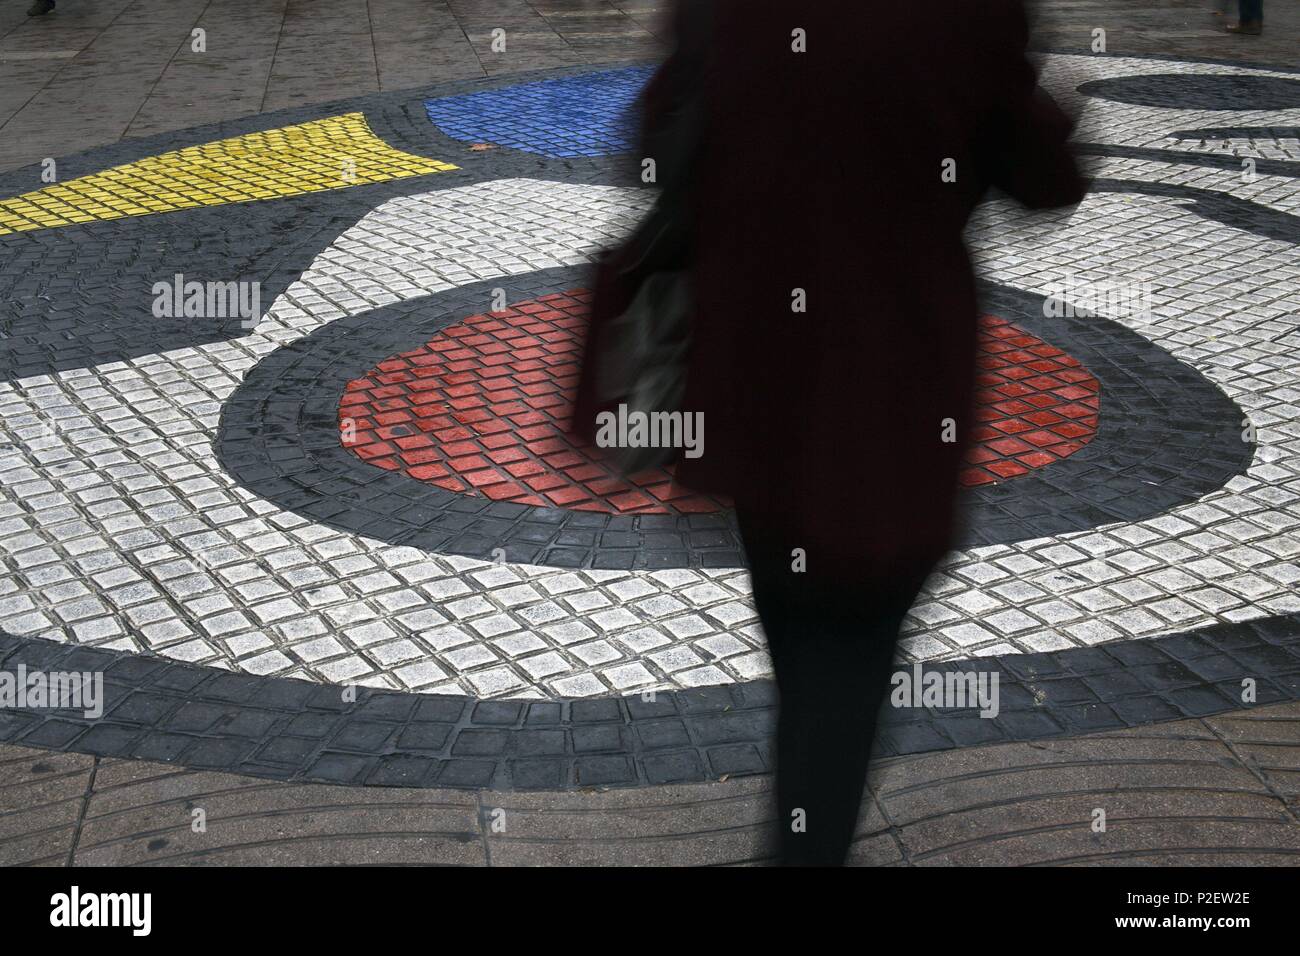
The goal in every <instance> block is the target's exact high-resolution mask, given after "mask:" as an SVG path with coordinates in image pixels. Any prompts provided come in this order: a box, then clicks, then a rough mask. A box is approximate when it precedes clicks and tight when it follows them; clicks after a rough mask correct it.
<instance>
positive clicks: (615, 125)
mask: <svg viewBox="0 0 1300 956" xmlns="http://www.w3.org/2000/svg"><path fill="white" fill-rule="evenodd" d="M654 69H655V68H654V67H652V66H634V67H625V68H622V69H617V70H601V71H599V72H596V73H581V74H578V75H577V76H566V77H561V78H559V79H555V80H542V81H540V82H537V83H523V84H520V85H519V86H508V87H505V88H504V89H499V90H481V91H479V92H476V93H465V94H462V95H460V96H446V97H442V98H440V99H433V100H426V101H425V103H424V108H425V110H426V111H427V112H428V114H429V119H430V121H432V123H433V124H434V125H435V126H437V127H438V129H440V130H442V132H444V133H446V134H447V135H448V136H450V137H452V138H453V139H458V140H462V141H464V142H470V143H495V144H496V145H498V146H509V147H510V148H512V149H519V150H523V151H525V152H529V153H537V154H539V155H541V156H550V157H552V158H556V159H565V158H569V157H574V156H607V155H609V154H611V153H622V152H626V151H627V150H629V149H631V148H632V146H633V144H634V141H635V134H636V124H635V120H634V117H633V115H632V112H631V107H632V105H633V103H634V102H635V101H636V98H637V96H638V95H639V94H640V93H641V90H642V89H643V88H644V87H645V84H646V81H647V80H649V79H650V76H651V74H653V73H654Z"/></svg>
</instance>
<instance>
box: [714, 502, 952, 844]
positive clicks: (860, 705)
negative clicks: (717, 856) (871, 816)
mask: <svg viewBox="0 0 1300 956" xmlns="http://www.w3.org/2000/svg"><path fill="white" fill-rule="evenodd" d="M740 530H741V535H742V537H743V538H744V541H745V550H746V552H747V555H748V559H749V566H750V573H751V574H752V575H753V581H754V603H755V605H756V606H757V608H758V614H759V617H760V618H761V619H762V622H763V630H764V632H765V633H766V635H767V644H768V649H769V652H770V653H771V656H772V667H773V670H774V671H775V672H776V682H777V687H778V688H779V690H780V696H781V705H780V716H779V718H778V722H777V780H776V795H777V811H778V818H777V825H778V829H779V834H780V835H779V838H778V847H779V851H780V854H781V862H782V863H784V864H786V865H792V866H839V865H841V864H842V863H843V862H844V858H845V856H846V855H847V854H848V850H849V846H850V844H851V843H852V842H853V831H854V827H855V825H856V822H857V818H858V807H859V805H860V804H861V802H862V792H863V788H864V786H865V783H866V775H867V761H868V758H869V757H870V754H871V742H872V738H873V737H874V735H875V727H876V715H877V711H878V710H879V709H880V706H881V704H882V702H883V701H884V699H885V697H886V696H887V694H888V691H889V688H890V684H889V678H890V675H891V673H892V671H893V666H892V661H893V655H894V645H895V643H896V642H897V638H898V629H899V626H900V625H901V623H902V620H903V617H904V615H905V614H906V613H907V611H908V608H910V607H911V605H912V601H913V600H914V599H915V598H916V595H917V593H918V592H919V591H920V589H921V586H922V585H923V584H924V583H925V576H926V575H925V573H924V572H922V571H919V570H918V571H911V572H909V573H905V574H902V575H899V576H898V577H897V579H894V580H889V581H864V582H860V583H856V584H852V585H850V584H846V583H844V579H843V575H834V576H828V575H827V573H826V572H827V571H828V570H831V569H828V568H827V567H826V565H825V563H824V559H822V563H821V564H820V566H819V557H818V555H817V554H816V552H815V549H813V550H812V551H811V552H810V553H808V554H807V570H805V571H803V572H797V571H794V570H793V569H792V561H793V560H794V559H793V556H792V550H793V549H794V548H798V547H800V546H801V545H800V543H799V540H798V539H799V537H800V536H799V535H798V533H797V532H778V531H775V530H773V529H772V528H771V527H770V526H769V525H767V524H766V523H764V522H762V521H761V520H759V519H757V518H756V517H755V516H754V515H752V514H747V513H746V512H743V511H742V512H740ZM799 810H802V811H803V821H804V824H805V827H806V828H805V829H804V830H803V832H797V831H796V829H795V828H794V827H793V825H792V824H793V823H794V821H795V814H796V811H799Z"/></svg>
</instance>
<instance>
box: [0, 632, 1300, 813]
mask: <svg viewBox="0 0 1300 956" xmlns="http://www.w3.org/2000/svg"><path fill="white" fill-rule="evenodd" d="M20 664H23V665H25V666H26V667H27V669H28V671H29V672H30V671H34V670H40V671H43V672H51V671H95V672H102V673H103V675H104V695H105V703H104V714H103V716H102V717H100V718H98V719H88V718H86V717H84V716H83V715H82V714H80V713H73V712H67V711H56V710H31V709H28V710H16V709H0V741H4V742H6V743H9V744H13V745H16V746H23V747H34V748H38V749H43V750H55V751H66V752H73V753H84V754H95V755H98V756H104V757H123V758H134V759H140V760H151V761H158V762H162V763H174V764H176V765H177V766H180V767H185V768H189V769H196V770H213V771H222V772H229V773H239V774H246V775H249V776H254V777H264V778H269V779H275V780H293V781H308V780H310V781H319V782H327V783H336V784H348V785H356V786H361V785H369V786H403V787H450V788H466V789H484V788H485V789H494V790H569V789H586V788H593V787H637V786H650V785H656V784H668V783H686V782H704V781H709V780H717V779H719V778H721V777H723V776H737V775H743V774H752V773H769V772H771V771H772V769H773V750H772V739H771V735H772V729H773V726H774V719H775V705H776V691H775V687H774V685H773V684H772V682H771V681H754V682H751V683H745V684H731V685H724V686H715V687H705V688H699V689H696V690H679V691H661V692H659V693H657V694H656V695H655V696H654V699H653V700H647V699H643V698H642V697H641V696H639V695H637V696H631V697H619V698H615V697H605V698H591V699H585V700H563V701H524V700H514V701H512V700H493V701H481V700H474V699H472V698H467V697H444V696H439V695H426V694H414V693H403V692H397V691H381V690H373V689H368V688H354V691H355V700H353V701H350V702H349V701H344V699H343V696H344V688H343V687H342V686H339V685H330V684H313V683H309V682H306V681H300V680H294V679H290V678H278V677H257V676H254V675H250V674H240V673H232V672H230V671H226V670H221V669H218V668H213V667H206V666H202V665H196V664H187V663H182V662H177V661H169V660H166V659H163V658H159V657H155V656H142V655H138V654H133V653H131V652H127V651H110V650H105V649H102V648H92V647H78V646H73V645H68V644H59V643H55V642H52V641H46V640H42V639H40V638H17V637H12V636H8V635H0V670H4V671H7V672H10V673H13V672H16V670H17V668H18V666H19V665H20ZM899 667H900V669H904V668H907V667H908V665H899ZM923 670H924V671H925V672H927V673H929V672H940V673H945V674H946V673H951V672H958V673H960V672H970V671H975V672H983V673H997V674H998V675H999V692H1000V708H1001V709H1000V713H999V714H998V716H997V717H993V718H981V717H979V716H978V715H977V714H976V712H975V711H974V710H949V711H937V710H935V709H932V708H924V709H889V708H887V709H886V714H885V719H884V721H883V723H882V726H881V729H880V732H879V735H878V739H877V753H878V755H879V756H882V757H886V756H902V755H906V754H914V753H925V752H933V751H941V750H950V749H954V748H958V747H965V746H974V745H982V744H996V743H1010V742H1015V741H1027V740H1040V739H1049V738H1054V737H1064V736H1073V735H1077V734H1082V733H1088V732H1090V731H1105V730H1116V729H1122V728H1132V727H1142V726H1146V725H1149V724H1155V723H1161V722H1164V721H1170V720H1183V719H1186V718H1192V717H1207V716H1211V715H1214V714H1221V713H1227V712H1231V711H1240V710H1243V709H1246V708H1248V707H1250V706H1263V705H1266V704H1272V703H1279V702H1282V701H1290V700H1297V699H1300V614H1291V615H1282V616H1277V617H1272V618H1266V619H1261V620H1256V621H1251V622H1246V623H1238V624H1228V623H1220V624H1213V625H1210V626H1208V627H1204V628H1200V629H1197V630H1193V631H1187V632H1183V633H1178V634H1170V635H1165V636H1161V637H1153V638H1146V639H1139V640H1128V641H1115V642H1110V643H1106V644H1100V645H1097V646H1095V647H1090V648H1073V649H1069V650H1064V651H1055V652H1050V653H1038V654H1022V655H1007V656H1000V657H985V658H972V659H968V660H962V661H953V662H947V663H931V664H926V665H923ZM1246 678H1251V679H1253V680H1254V681H1255V682H1256V684H1255V686H1256V698H1255V701H1254V702H1253V703H1249V704H1248V703H1245V702H1244V701H1243V700H1242V687H1243V684H1242V682H1243V680H1245V679H1246Z"/></svg>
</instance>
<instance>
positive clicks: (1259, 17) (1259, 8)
mask: <svg viewBox="0 0 1300 956" xmlns="http://www.w3.org/2000/svg"><path fill="white" fill-rule="evenodd" d="M1263 22H1264V0H1238V2H1237V23H1236V26H1235V28H1234V27H1229V28H1228V29H1229V31H1230V32H1232V33H1258V32H1259V31H1260V29H1261V28H1262V26H1263Z"/></svg>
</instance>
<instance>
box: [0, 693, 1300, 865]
mask: <svg viewBox="0 0 1300 956" xmlns="http://www.w3.org/2000/svg"><path fill="white" fill-rule="evenodd" d="M1298 741H1300V705H1297V704H1295V703H1292V704H1287V705H1277V706H1272V707H1261V708H1258V709H1256V710H1251V711H1242V712H1236V713H1232V714H1225V715H1221V716H1219V717H1213V718H1207V719H1203V720H1184V721H1176V722H1173V723H1166V724H1160V725H1157V726H1154V727H1150V728H1144V729H1141V730H1128V731H1122V732H1113V733H1105V734H1094V735H1088V736H1082V737H1070V738H1066V739H1061V740H1054V741H1050V742H1044V743H1034V744H1023V743H1015V744H1003V745H997V746H992V747H969V748H965V749H962V750H955V751H947V752H944V753H940V754H932V755H919V756H913V757H905V758H893V759H890V760H884V761H880V762H879V763H877V764H876V765H875V766H874V767H873V770H872V775H871V786H870V792H869V794H868V797H867V800H866V801H865V802H864V804H863V810H862V814H861V817H860V820H859V824H858V834H857V837H856V839H855V841H854V845H853V849H852V853H851V856H850V861H849V862H850V865H869V866H954V865H959V866H970V865H998V866H1033V865H1044V864H1052V865H1072V866H1079V865H1128V866H1132V865H1149V866H1182V865H1187V866H1192V865H1199V866H1214V865H1225V864H1234V863H1254V864H1265V865H1283V866H1292V865H1296V864H1297V863H1300V815H1298V813H1300V743H1298ZM0 768H3V772H4V773H5V776H6V780H7V781H8V783H7V784H6V786H5V787H4V788H3V789H0V865H6V866H12V865H24V864H30V865H46V866H61V865H69V864H71V865H76V866H96V865H132V866H135V865H168V866H188V865H213V864H224V865H258V866H261V865H306V866H311V865H334V864H339V863H352V864H361V863H366V864H389V865H416V864H419V865H430V864H434V865H442V866H484V865H487V866H535V865H585V866H701V865H704V866H745V865H764V864H767V863H769V862H770V861H771V852H770V842H769V840H770V835H771V834H770V828H771V825H772V817H773V813H774V806H773V800H772V793H771V778H770V777H764V776H756V777H740V778H737V779H735V780H728V781H724V782H722V783H713V784H708V785H699V784H695V785H677V786H664V787H650V788H643V789H637V790H609V791H603V792H602V791H598V790H597V791H584V792H574V793H568V794H553V793H532V794H529V793H501V792H495V791H491V790H478V791H466V790H448V789H404V788H401V787H370V788H366V789H364V790H361V789H358V788H355V787H344V786H328V785H320V784H294V783H279V782H272V781H267V780H262V779H257V778H252V777H245V776H239V775H236V774H228V773H214V772H205V771H191V770H183V769H179V768H177V767H175V766H170V765H167V764H160V763H155V762H149V761H131V760H120V759H112V758H95V757H89V756H82V755H75V754H49V753H47V752H44V751H39V750H31V749H28V748H23V747H12V746H5V747H0ZM1098 810H1102V811H1104V812H1105V831H1104V832H1097V831H1096V830H1095V829H1094V826H1093V822H1094V820H1095V819H1096V816H1097V815H1096V811H1098ZM199 813H201V816H202V820H203V822H204V824H205V826H206V829H205V830H203V831H201V832H200V831H196V830H195V820H196V819H198V817H197V816H196V814H199Z"/></svg>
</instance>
